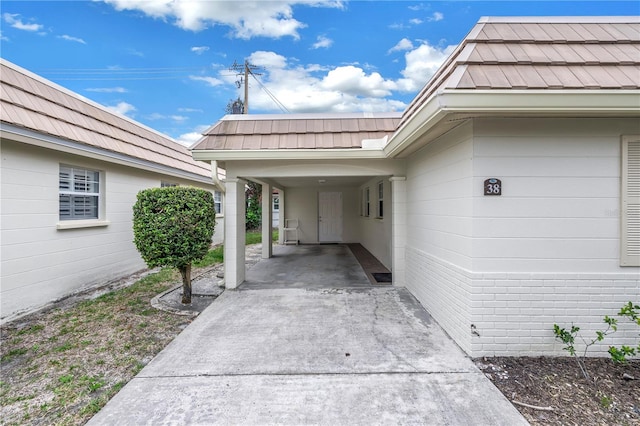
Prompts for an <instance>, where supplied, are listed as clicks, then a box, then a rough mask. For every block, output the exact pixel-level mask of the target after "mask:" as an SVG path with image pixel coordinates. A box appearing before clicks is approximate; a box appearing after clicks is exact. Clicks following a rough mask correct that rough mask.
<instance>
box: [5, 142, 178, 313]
mask: <svg viewBox="0 0 640 426" xmlns="http://www.w3.org/2000/svg"><path fill="white" fill-rule="evenodd" d="M61 163H62V164H69V165H75V166H79V167H86V168H90V169H94V170H100V171H101V172H102V179H103V183H104V185H103V187H104V206H105V208H104V213H105V217H104V219H106V220H108V221H109V225H108V226H104V227H94V228H82V229H64V230H59V229H57V224H58V222H59V218H58V215H59V213H58V204H59V200H58V198H59V196H58V181H59V166H60V164H61ZM1 173H2V180H1V193H2V204H1V219H2V231H1V257H2V268H1V271H0V275H1V280H2V287H1V309H0V310H1V316H2V318H6V317H8V316H9V315H12V314H15V313H16V312H19V311H23V310H29V309H33V308H36V307H38V306H41V305H43V304H46V303H48V302H50V301H52V300H55V299H57V298H60V297H63V296H65V295H67V294H70V293H72V292H74V291H78V290H79V289H82V288H85V287H90V286H92V285H98V284H103V283H106V282H108V281H110V280H113V279H117V278H120V277H123V276H126V275H128V274H131V273H133V272H135V271H138V270H141V269H144V268H145V264H144V262H143V261H142V259H141V258H140V256H139V254H138V252H137V250H136V248H135V245H134V244H133V230H132V215H133V214H132V206H133V204H134V203H135V200H136V194H137V192H138V191H139V190H140V189H143V188H149V187H159V186H160V181H161V180H165V179H167V177H166V176H161V175H158V174H154V173H150V172H143V171H138V170H135V169H131V168H127V167H124V166H119V165H113V164H109V163H104V162H100V161H97V160H92V159H89V158H84V157H79V156H74V155H70V154H64V153H58V152H56V151H51V150H46V149H41V148H37V147H34V146H28V145H25V144H18V143H14V142H11V141H7V140H2V170H1ZM172 180H174V181H177V182H178V183H181V184H187V183H188V182H187V181H185V180H180V179H172Z"/></svg>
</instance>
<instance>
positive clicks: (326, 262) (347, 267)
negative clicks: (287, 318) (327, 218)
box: [240, 244, 389, 289]
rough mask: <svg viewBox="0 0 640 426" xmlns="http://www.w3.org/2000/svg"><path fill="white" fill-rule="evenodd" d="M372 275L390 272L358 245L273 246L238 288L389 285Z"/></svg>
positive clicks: (248, 272)
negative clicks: (268, 256)
mask: <svg viewBox="0 0 640 426" xmlns="http://www.w3.org/2000/svg"><path fill="white" fill-rule="evenodd" d="M356 253H357V255H356ZM382 269H384V270H382ZM374 272H387V273H388V272H389V271H388V270H387V269H386V268H384V266H382V264H381V263H380V262H378V261H377V259H375V257H373V255H371V253H369V252H368V251H367V250H366V249H365V248H364V247H362V246H361V245H360V244H330V245H326V244H323V245H299V246H275V247H274V250H273V256H272V257H271V258H269V259H263V260H262V261H260V262H259V263H257V264H256V265H255V266H253V267H252V268H251V269H250V270H248V271H247V274H246V279H245V282H244V283H243V284H242V285H241V287H240V288H243V289H246V288H353V287H371V286H372V285H373V284H375V285H379V284H382V285H385V284H386V285H388V284H389V283H388V282H387V283H378V282H376V281H375V280H374V279H373V275H372V273H374Z"/></svg>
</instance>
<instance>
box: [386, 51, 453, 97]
mask: <svg viewBox="0 0 640 426" xmlns="http://www.w3.org/2000/svg"><path fill="white" fill-rule="evenodd" d="M455 48H456V46H455V45H451V46H447V47H445V48H439V47H435V46H431V45H429V44H428V43H427V42H423V44H421V45H420V46H418V47H417V48H416V49H413V50H411V51H409V52H407V53H405V55H404V56H405V61H406V66H405V69H404V70H402V72H401V73H402V75H403V77H404V78H402V79H400V80H398V89H399V90H402V91H404V92H413V91H417V90H420V89H421V88H422V86H424V85H425V83H426V82H427V81H429V79H430V78H431V76H433V74H434V73H435V72H436V71H437V69H438V68H439V67H440V65H442V63H443V62H444V61H445V60H446V59H447V57H448V56H449V55H450V54H451V52H453V50H454V49H455Z"/></svg>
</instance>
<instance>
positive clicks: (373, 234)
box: [356, 176, 392, 270]
mask: <svg viewBox="0 0 640 426" xmlns="http://www.w3.org/2000/svg"><path fill="white" fill-rule="evenodd" d="M379 182H383V184H384V192H383V202H384V208H383V216H384V217H382V218H380V217H378V213H377V212H378V183H379ZM365 188H369V194H370V195H369V197H370V198H369V201H370V206H371V209H370V210H371V211H370V215H369V217H366V216H364V215H363V213H362V212H361V207H360V205H361V204H362V200H361V199H360V198H361V194H362V192H361V191H363V190H364V189H365ZM356 199H357V205H356V209H357V210H356V214H357V215H358V216H357V217H358V233H359V237H358V241H359V242H360V244H362V246H363V247H364V248H366V249H367V250H369V252H370V253H371V254H373V255H374V256H375V257H376V258H377V259H378V260H379V261H380V262H381V263H382V264H383V265H384V266H385V267H386V268H387V269H389V270H392V267H391V242H392V240H391V224H392V221H391V213H392V208H391V205H392V204H391V182H389V176H380V177H376V178H375V179H371V180H370V181H368V182H367V183H365V184H364V185H362V186H361V187H360V188H358V191H357V192H356Z"/></svg>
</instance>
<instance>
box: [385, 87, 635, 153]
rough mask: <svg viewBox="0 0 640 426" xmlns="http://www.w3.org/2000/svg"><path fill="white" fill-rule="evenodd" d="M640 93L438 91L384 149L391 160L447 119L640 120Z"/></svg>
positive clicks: (622, 91) (601, 91)
mask: <svg viewBox="0 0 640 426" xmlns="http://www.w3.org/2000/svg"><path fill="white" fill-rule="evenodd" d="M639 96H640V91H639V90H635V89H631V90H512V89H511V90H495V89H493V90H461V89H454V90H446V89H445V90H439V91H437V92H436V93H434V94H433V95H431V97H430V98H429V99H428V100H427V101H426V102H425V103H424V104H423V105H421V106H420V108H419V109H417V110H416V111H414V112H413V113H412V116H411V118H410V119H409V120H407V121H406V122H405V123H404V124H403V125H402V127H400V128H399V129H398V130H396V132H395V133H394V134H393V135H392V136H391V138H390V140H389V143H388V144H387V145H386V146H385V147H384V149H383V151H384V154H385V155H386V156H387V157H389V158H395V157H397V156H399V155H401V153H402V151H404V150H405V149H407V148H408V147H409V146H410V145H411V144H413V143H414V142H415V141H417V140H418V139H420V138H424V137H425V135H428V133H429V132H430V131H431V130H432V129H434V128H435V127H436V126H437V125H438V124H439V123H440V122H442V121H443V120H444V119H446V117H447V116H449V115H453V114H464V115H472V116H486V117H492V116H493V117H496V116H498V117H523V116H528V117H640V103H639V102H638V99H639Z"/></svg>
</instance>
